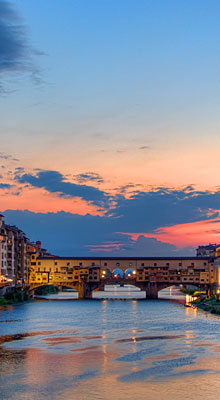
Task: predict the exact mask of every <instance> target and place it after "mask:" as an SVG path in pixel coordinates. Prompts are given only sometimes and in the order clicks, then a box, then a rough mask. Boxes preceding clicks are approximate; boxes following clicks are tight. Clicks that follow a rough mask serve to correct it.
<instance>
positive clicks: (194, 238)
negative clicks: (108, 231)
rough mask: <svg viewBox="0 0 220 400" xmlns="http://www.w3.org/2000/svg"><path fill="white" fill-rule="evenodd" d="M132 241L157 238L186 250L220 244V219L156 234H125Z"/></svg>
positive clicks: (189, 224)
mask: <svg viewBox="0 0 220 400" xmlns="http://www.w3.org/2000/svg"><path fill="white" fill-rule="evenodd" d="M118 233H121V234H123V235H128V236H130V237H131V239H132V240H134V241H137V240H138V238H139V237H140V236H144V237H146V238H155V239H157V240H159V241H160V242H163V243H170V244H173V245H174V246H176V247H179V248H184V247H188V246H198V245H205V244H207V243H219V242H220V219H219V218H214V219H209V220H204V221H197V222H190V223H187V224H178V225H173V226H168V227H161V228H158V229H156V230H155V232H154V233H145V232H141V233H125V232H118Z"/></svg>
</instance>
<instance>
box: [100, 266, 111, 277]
mask: <svg viewBox="0 0 220 400" xmlns="http://www.w3.org/2000/svg"><path fill="white" fill-rule="evenodd" d="M100 276H101V278H111V276H112V272H111V270H110V269H109V268H103V269H102V270H101V273H100Z"/></svg>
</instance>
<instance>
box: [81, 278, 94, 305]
mask: <svg viewBox="0 0 220 400" xmlns="http://www.w3.org/2000/svg"><path fill="white" fill-rule="evenodd" d="M78 294H79V300H84V299H92V289H91V287H90V285H89V284H88V283H87V282H84V281H83V280H82V281H80V282H79V285H78Z"/></svg>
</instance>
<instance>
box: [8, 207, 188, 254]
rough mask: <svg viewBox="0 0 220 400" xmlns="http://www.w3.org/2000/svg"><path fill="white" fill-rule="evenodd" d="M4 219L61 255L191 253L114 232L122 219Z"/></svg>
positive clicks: (12, 214) (24, 215)
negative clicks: (135, 239)
mask: <svg viewBox="0 0 220 400" xmlns="http://www.w3.org/2000/svg"><path fill="white" fill-rule="evenodd" d="M4 215H5V218H6V222H7V223H9V224H16V225H18V226H19V227H20V228H21V229H22V230H23V231H24V232H25V233H26V234H27V236H28V237H30V238H31V240H41V241H42V243H43V246H44V247H47V249H48V250H49V251H50V252H52V253H53V254H57V255H61V256H89V255H90V256H91V255H94V256H95V255H96V256H98V255H104V254H106V255H109V256H114V255H115V256H159V255H161V256H169V255H174V256H175V255H176V256H177V255H187V254H188V255H192V254H194V253H195V252H194V249H193V248H191V247H188V248H185V249H181V250H179V249H178V248H176V247H175V246H174V245H171V244H169V243H161V242H160V241H159V240H157V239H154V238H145V237H139V238H138V240H137V241H132V239H131V238H130V237H127V236H122V235H118V234H117V233H115V232H116V231H117V228H118V227H119V226H120V225H122V226H123V222H124V221H123V220H122V221H119V220H114V219H111V218H109V217H106V216H104V217H100V216H92V215H88V214H87V215H84V216H82V215H76V214H71V213H65V212H58V213H47V214H42V213H32V212H30V211H27V210H26V211H18V210H15V211H12V210H7V211H5V212H4Z"/></svg>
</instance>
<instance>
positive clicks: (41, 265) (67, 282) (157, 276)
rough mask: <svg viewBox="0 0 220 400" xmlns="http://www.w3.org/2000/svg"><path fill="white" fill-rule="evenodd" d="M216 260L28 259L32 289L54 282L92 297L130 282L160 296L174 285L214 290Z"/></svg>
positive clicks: (167, 258) (160, 258)
mask: <svg viewBox="0 0 220 400" xmlns="http://www.w3.org/2000/svg"><path fill="white" fill-rule="evenodd" d="M215 282H216V277H215V268H214V259H213V258H210V257H157V258H156V257H135V258H127V257H117V258H116V257H96V258H92V257H84V258H83V257H82V258H79V257H38V256H37V254H36V253H35V254H32V255H31V257H30V261H29V277H28V285H29V290H30V292H33V291H34V290H35V289H36V288H37V287H40V286H45V285H55V286H58V287H63V286H65V287H68V288H73V289H76V290H77V291H78V292H79V298H91V297H92V291H93V290H98V289H99V290H103V289H104V285H106V284H113V283H121V284H125V283H130V284H133V285H135V286H137V287H139V288H141V289H142V290H145V291H146V297H147V298H157V295H158V291H159V290H161V289H164V288H165V287H168V286H171V285H183V286H186V285H193V286H196V287H199V288H204V289H206V290H211V291H213V290H214V287H215Z"/></svg>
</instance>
